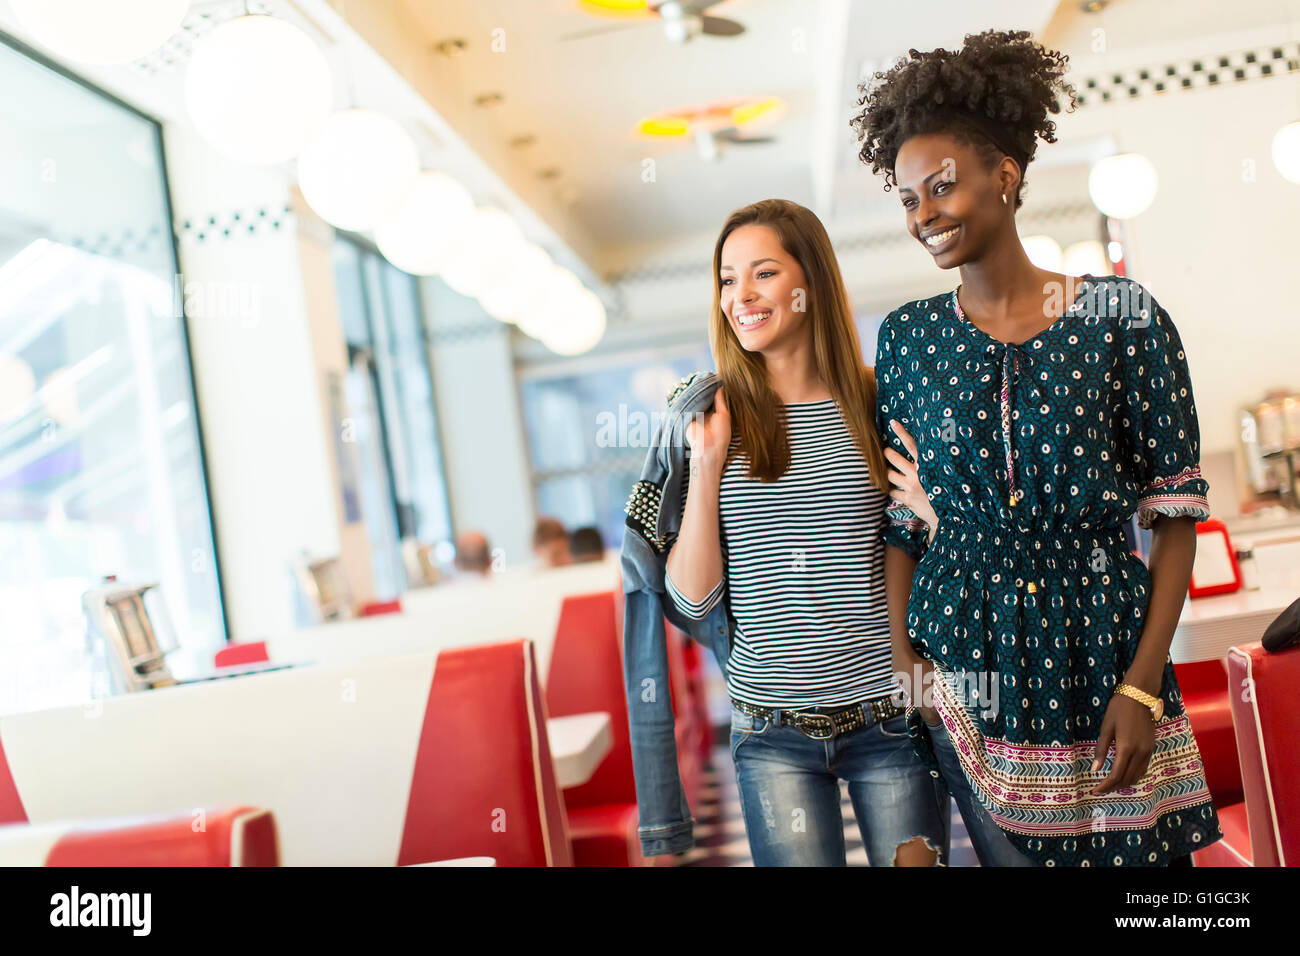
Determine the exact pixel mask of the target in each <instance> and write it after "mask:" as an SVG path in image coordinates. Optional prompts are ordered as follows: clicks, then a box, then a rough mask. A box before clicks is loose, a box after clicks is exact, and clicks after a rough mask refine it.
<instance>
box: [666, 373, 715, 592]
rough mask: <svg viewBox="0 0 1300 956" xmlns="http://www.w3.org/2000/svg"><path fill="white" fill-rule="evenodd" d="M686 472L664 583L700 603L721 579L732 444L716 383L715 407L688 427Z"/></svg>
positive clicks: (713, 590)
mask: <svg viewBox="0 0 1300 956" xmlns="http://www.w3.org/2000/svg"><path fill="white" fill-rule="evenodd" d="M686 440H687V441H688V442H689V443H690V446H691V459H690V477H689V485H688V493H687V495H686V508H685V511H684V512H683V513H682V526H681V529H680V530H679V531H678V533H677V540H676V541H675V542H673V546H672V549H671V550H670V551H669V552H668V564H667V569H668V579H669V581H668V583H669V585H670V586H671V587H672V588H673V589H674V590H675V591H676V592H677V594H678V595H680V596H681V597H682V599H683V600H685V601H687V602H689V603H690V604H692V605H697V606H698V605H702V604H704V603H705V602H706V600H707V599H708V598H710V597H711V596H712V594H713V592H715V591H717V590H718V587H719V585H720V584H721V583H722V571H723V568H722V546H721V543H720V540H719V534H718V489H719V486H720V484H721V481H722V470H723V468H724V466H725V465H726V458H727V449H728V447H729V446H730V444H731V416H730V414H728V412H727V403H726V399H725V398H724V397H723V394H722V389H721V388H719V389H718V391H717V394H716V397H715V400H714V410H713V411H712V412H709V413H706V414H705V416H704V419H703V421H698V420H697V421H693V422H691V423H690V424H689V425H687V426H686Z"/></svg>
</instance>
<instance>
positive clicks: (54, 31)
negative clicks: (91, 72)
mask: <svg viewBox="0 0 1300 956" xmlns="http://www.w3.org/2000/svg"><path fill="white" fill-rule="evenodd" d="M9 6H10V8H12V10H13V12H14V15H15V16H16V17H17V18H18V22H19V23H21V24H22V25H23V26H24V27H26V28H27V30H29V31H30V32H31V35H32V38H33V39H34V40H35V41H36V42H37V43H39V44H40V45H41V46H43V47H46V48H47V49H49V50H50V51H51V52H53V53H56V54H58V55H59V56H61V57H65V58H67V59H69V60H75V61H76V62H78V63H130V62H131V61H132V60H138V59H140V57H142V56H145V55H147V54H149V53H152V52H153V51H154V50H156V49H158V48H159V47H160V46H162V45H163V44H164V43H166V42H167V38H168V37H170V36H171V35H172V34H173V33H175V32H176V31H177V30H179V29H180V26H181V21H182V20H184V19H185V12H186V10H188V9H189V6H190V4H189V0H116V2H114V3H108V2H106V0H9Z"/></svg>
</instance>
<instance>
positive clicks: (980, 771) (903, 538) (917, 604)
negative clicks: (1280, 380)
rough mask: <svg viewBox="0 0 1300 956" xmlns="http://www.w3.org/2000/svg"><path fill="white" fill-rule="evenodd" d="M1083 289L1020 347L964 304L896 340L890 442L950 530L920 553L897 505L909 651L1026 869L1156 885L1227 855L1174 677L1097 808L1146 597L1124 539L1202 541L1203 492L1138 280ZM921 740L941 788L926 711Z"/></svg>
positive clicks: (1154, 310) (1165, 351)
mask: <svg viewBox="0 0 1300 956" xmlns="http://www.w3.org/2000/svg"><path fill="white" fill-rule="evenodd" d="M1078 283H1079V284H1078V286H1077V288H1078V289H1079V290H1080V291H1079V294H1078V297H1077V298H1075V299H1074V300H1073V302H1072V303H1071V304H1069V305H1068V307H1066V308H1065V309H1064V312H1063V314H1062V315H1061V318H1059V319H1058V320H1057V321H1056V322H1055V323H1053V324H1052V325H1051V326H1050V327H1049V328H1047V329H1045V330H1044V331H1043V332H1041V333H1040V334H1039V335H1037V336H1035V337H1034V338H1032V339H1029V340H1028V341H1026V342H1023V343H1019V344H1004V343H1002V342H999V341H998V340H996V339H994V338H993V337H992V336H990V335H988V334H987V333H986V332H983V331H982V330H980V329H979V328H977V327H976V326H975V325H974V324H972V323H971V322H969V321H967V319H966V318H965V316H964V315H963V314H962V312H961V309H960V306H959V305H958V303H957V294H956V293H955V292H950V293H945V294H943V295H939V296H935V297H933V298H930V299H919V300H917V301H915V302H909V303H907V304H906V305H904V306H902V307H900V308H898V309H896V310H894V311H893V312H892V313H890V315H889V316H888V317H887V318H886V320H885V322H884V324H883V325H882V327H881V330H880V337H879V345H878V352H877V359H876V378H877V385H878V397H877V408H876V417H877V427H878V428H879V430H880V434H881V435H882V436H885V438H886V440H887V441H888V442H889V443H890V445H891V446H892V447H894V448H895V449H896V450H898V451H899V452H903V453H904V454H905V449H904V448H903V446H902V443H901V442H900V441H899V440H898V438H897V437H896V436H895V435H894V433H893V431H892V430H891V429H890V427H889V421H890V419H896V420H897V421H899V422H900V423H901V424H902V425H903V426H904V427H905V428H906V429H907V430H908V431H909V432H910V433H911V434H912V436H913V437H914V438H915V440H916V442H917V446H918V462H917V464H918V473H919V475H920V479H921V482H922V484H923V485H924V486H925V488H926V490H927V492H928V493H929V495H930V497H931V500H932V503H933V506H934V508H935V511H936V513H937V514H938V516H939V528H938V530H937V532H936V534H935V538H934V540H933V542H932V543H930V544H929V545H928V546H927V544H926V538H927V535H926V532H925V529H924V525H922V524H921V523H920V522H919V521H918V520H917V519H916V517H915V515H913V514H912V513H911V512H910V511H908V510H906V509H905V508H902V507H901V506H899V505H897V503H895V505H893V506H891V508H890V517H891V523H890V525H889V526H888V530H887V532H886V540H887V541H888V542H889V543H890V544H892V545H894V546H896V547H900V548H903V549H904V550H905V551H907V552H908V553H909V554H911V555H912V556H913V557H915V558H919V561H920V563H919V564H918V566H917V571H916V576H915V578H914V581H913V585H912V594H911V598H910V600H909V602H908V606H907V626H908V633H909V635H910V637H911V642H912V646H913V647H914V648H915V649H916V650H917V652H918V653H919V654H920V655H921V656H922V657H924V658H927V659H929V660H931V661H933V662H934V664H935V677H936V680H935V681H934V685H933V690H934V706H935V707H936V709H937V710H938V712H939V714H940V716H941V717H942V719H943V722H944V725H945V727H946V728H947V730H948V733H949V736H950V738H951V740H952V742H953V745H954V747H955V748H956V751H957V754H958V756H959V758H960V760H961V764H962V769H963V770H964V771H965V773H966V776H967V778H968V780H969V782H970V784H971V788H972V790H973V791H974V793H975V795H976V797H977V799H978V800H979V801H980V803H981V805H982V806H983V807H984V808H985V809H986V810H987V811H988V813H989V815H990V816H991V817H992V818H993V820H994V821H995V822H996V823H997V824H998V826H999V827H1001V828H1002V830H1003V831H1004V832H1005V833H1006V834H1007V836H1008V837H1009V838H1010V840H1011V842H1012V843H1013V844H1014V845H1015V846H1016V848H1017V849H1019V850H1020V851H1021V852H1022V853H1024V854H1026V855H1027V856H1029V857H1030V858H1031V859H1034V860H1036V861H1038V862H1040V863H1042V864H1044V865H1048V866H1053V865H1056V866H1079V865H1081V866H1163V865H1166V864H1167V863H1168V862H1169V860H1170V858H1171V857H1174V856H1181V855H1183V854H1186V853H1189V852H1191V851H1194V850H1198V849H1201V848H1202V847H1205V846H1207V845H1209V844H1210V843H1212V842H1213V841H1215V840H1217V839H1219V838H1220V837H1221V836H1222V831H1221V830H1220V828H1219V821H1218V817H1217V815H1216V814H1215V812H1214V807H1213V806H1212V805H1211V803H1210V795H1209V791H1208V790H1207V788H1206V784H1205V772H1204V769H1203V767H1202V764H1201V757H1200V751H1199V750H1198V749H1197V746H1196V741H1195V739H1194V738H1193V736H1192V731H1191V728H1190V726H1189V724H1188V720H1187V716H1186V712H1185V710H1184V708H1183V701H1182V696H1181V694H1180V693H1179V690H1178V683H1177V681H1176V679H1175V677H1174V668H1173V664H1172V663H1171V662H1169V660H1168V659H1166V663H1165V669H1164V683H1163V686H1162V688H1161V697H1162V698H1163V699H1164V702H1165V710H1164V716H1163V718H1162V719H1161V720H1160V722H1159V723H1158V725H1157V726H1156V734H1155V751H1154V753H1153V754H1152V757H1151V763H1150V766H1149V769H1148V772H1147V774H1146V775H1145V776H1144V777H1143V778H1142V779H1141V780H1140V781H1139V782H1138V783H1137V784H1136V785H1135V786H1133V787H1128V788H1124V789H1119V790H1115V791H1112V792H1110V793H1108V794H1103V795H1101V796H1093V795H1092V794H1091V793H1090V792H1089V791H1090V790H1092V789H1093V787H1095V786H1096V785H1097V784H1098V783H1099V782H1100V781H1101V780H1103V779H1104V778H1105V777H1106V775H1107V774H1108V773H1109V772H1110V769H1111V760H1110V759H1109V758H1108V759H1107V760H1106V761H1105V762H1104V763H1103V765H1102V767H1101V769H1100V770H1098V771H1095V772H1094V771H1093V770H1092V769H1091V767H1092V759H1093V747H1094V745H1095V743H1096V740H1097V736H1098V733H1099V731H1100V729H1101V724H1102V718H1103V717H1104V715H1105V713H1106V707H1107V705H1108V704H1109V703H1110V699H1111V696H1112V695H1113V694H1114V691H1115V687H1116V686H1117V685H1118V684H1120V683H1121V682H1122V681H1123V678H1124V674H1125V672H1126V670H1127V669H1128V667H1129V665H1130V664H1131V663H1132V661H1133V657H1134V654H1135V652H1136V650H1137V644H1138V640H1139V639H1140V638H1141V636H1142V628H1143V624H1144V621H1145V617H1146V610H1147V603H1148V600H1149V593H1150V585H1151V578H1150V574H1149V572H1148V570H1147V568H1146V566H1145V565H1144V564H1143V563H1142V561H1141V560H1140V559H1139V558H1137V557H1136V556H1134V555H1133V553H1132V552H1131V551H1130V550H1129V548H1128V545H1127V543H1126V540H1125V537H1124V530H1123V528H1124V525H1126V524H1127V523H1128V522H1129V521H1130V520H1131V518H1132V516H1133V515H1134V514H1135V513H1136V514H1137V515H1138V522H1139V524H1140V525H1141V526H1142V527H1150V526H1151V524H1152V523H1153V521H1154V520H1155V518H1156V516H1157V515H1193V516H1195V517H1197V518H1198V519H1199V520H1203V519H1205V518H1207V517H1208V516H1209V509H1208V506H1207V503H1206V492H1207V491H1208V486H1207V485H1206V482H1205V480H1204V478H1202V477H1201V472H1200V467H1199V452H1200V449H1199V446H1200V435H1199V428H1198V424H1197V417H1196V406H1195V404H1194V401H1193V398H1192V387H1191V382H1190V380H1189V378H1188V374H1187V362H1186V358H1185V356H1184V354H1183V349H1182V343H1181V341H1180V339H1179V336H1178V332H1177V330H1176V329H1175V328H1174V324H1173V322H1172V321H1171V320H1170V318H1169V316H1168V314H1167V313H1166V312H1165V311H1164V310H1163V309H1162V308H1161V307H1160V306H1159V305H1158V304H1157V303H1156V302H1155V300H1154V299H1153V298H1152V297H1151V295H1150V293H1149V292H1147V290H1146V289H1144V288H1143V287H1142V286H1140V285H1139V284H1137V283H1136V282H1133V281H1132V280H1130V279H1124V278H1117V277H1113V276H1112V277H1106V278H1094V277H1092V276H1085V277H1084V278H1082V279H1080V280H1078ZM1064 304H1065V303H1064V302H1063V303H1062V305H1064ZM908 726H909V733H910V735H911V737H912V740H913V742H914V744H915V745H916V748H917V752H918V753H919V754H920V755H921V757H922V759H923V760H924V761H925V762H926V763H927V765H928V766H929V767H930V768H931V772H932V773H935V774H937V773H938V764H937V762H936V760H935V758H934V754H933V751H932V750H931V744H930V738H929V732H928V731H927V730H926V727H925V723H924V721H923V720H922V719H921V717H920V712H919V711H918V710H916V709H915V708H909V710H908Z"/></svg>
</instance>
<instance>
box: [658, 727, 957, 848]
mask: <svg viewBox="0 0 1300 956" xmlns="http://www.w3.org/2000/svg"><path fill="white" fill-rule="evenodd" d="M730 733H731V728H730V725H729V724H728V725H727V726H715V727H714V740H715V746H714V748H713V753H712V756H711V760H710V766H709V768H708V771H707V772H706V773H705V783H704V787H703V791H702V796H701V798H700V800H699V802H698V804H697V805H696V806H694V807H692V809H693V810H694V812H695V848H694V849H692V850H691V851H690V852H688V853H687V854H686V855H685V856H683V857H682V858H681V859H680V860H679V861H678V864H677V865H678V866H753V865H754V860H753V858H752V857H751V856H750V855H749V840H748V838H747V837H746V836H745V821H744V818H743V817H742V816H741V812H740V792H739V791H738V790H737V789H736V768H735V766H734V765H733V764H732V762H731V750H730V746H729V737H730ZM840 810H841V812H842V813H843V814H844V847H845V851H846V853H845V857H846V861H847V863H848V865H849V866H870V865H871V864H870V861H868V859H867V851H866V848H865V847H864V846H863V844H862V834H861V832H860V831H859V830H858V822H857V818H856V817H855V816H854V814H853V802H852V801H851V800H850V799H849V790H848V784H847V783H846V782H845V781H840ZM949 853H950V856H951V859H950V861H949V865H950V866H979V862H978V861H977V860H976V859H975V851H974V850H973V849H972V848H971V843H970V838H969V837H968V836H967V834H966V827H965V826H964V825H963V824H962V822H961V815H960V814H959V813H958V812H957V805H956V804H953V805H952V843H951V848H950V851H949Z"/></svg>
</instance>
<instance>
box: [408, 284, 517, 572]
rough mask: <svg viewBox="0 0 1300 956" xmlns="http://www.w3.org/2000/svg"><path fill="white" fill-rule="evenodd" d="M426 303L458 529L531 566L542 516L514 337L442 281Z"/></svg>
mask: <svg viewBox="0 0 1300 956" xmlns="http://www.w3.org/2000/svg"><path fill="white" fill-rule="evenodd" d="M420 295H421V299H422V303H423V307H424V312H425V318H426V321H427V322H428V325H429V330H430V335H431V339H432V343H431V348H430V350H429V362H430V366H431V368H432V372H433V390H434V396H435V401H436V403H437V406H438V426H439V432H440V434H441V436H442V453H443V467H444V469H445V471H446V474H447V493H448V498H449V499H450V504H451V512H452V528H453V530H454V531H455V533H456V534H460V533H462V532H465V531H469V530H478V531H482V532H483V533H484V534H485V535H486V536H487V539H488V543H489V545H490V546H491V547H492V548H494V549H496V548H500V549H502V555H501V557H502V559H503V561H504V563H505V564H506V565H517V564H522V563H527V562H529V561H531V560H532V559H533V555H532V534H533V522H534V520H535V513H534V504H533V489H532V481H531V476H530V470H529V464H528V448H527V439H526V437H525V434H524V426H523V419H522V413H521V409H520V407H519V398H518V394H519V393H518V389H517V386H516V383H515V375H514V360H513V357H512V355H511V350H510V338H509V335H510V332H511V329H510V327H509V326H506V325H502V324H501V323H498V322H497V321H496V320H495V319H493V318H491V317H490V316H488V315H487V313H485V312H484V311H483V310H482V309H481V308H480V307H479V305H478V303H477V302H476V301H474V300H473V299H467V298H465V297H464V296H461V295H458V294H457V293H456V292H454V291H453V290H452V289H450V288H448V286H447V285H446V284H445V283H444V282H442V281H441V280H440V279H426V280H423V281H421V282H420Z"/></svg>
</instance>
